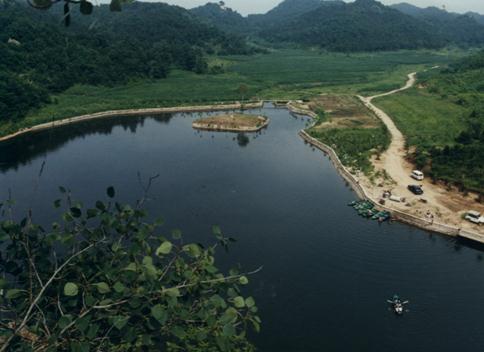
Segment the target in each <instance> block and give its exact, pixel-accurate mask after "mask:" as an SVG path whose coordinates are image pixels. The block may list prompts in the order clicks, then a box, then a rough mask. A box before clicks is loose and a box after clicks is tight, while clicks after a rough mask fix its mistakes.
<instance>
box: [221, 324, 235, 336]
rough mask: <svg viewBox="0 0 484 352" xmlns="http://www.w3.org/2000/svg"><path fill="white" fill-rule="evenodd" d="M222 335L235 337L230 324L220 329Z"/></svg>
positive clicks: (233, 328) (233, 329)
mask: <svg viewBox="0 0 484 352" xmlns="http://www.w3.org/2000/svg"><path fill="white" fill-rule="evenodd" d="M222 334H223V335H224V336H225V337H232V336H234V335H235V327H234V326H233V325H232V324H227V325H224V327H223V329H222Z"/></svg>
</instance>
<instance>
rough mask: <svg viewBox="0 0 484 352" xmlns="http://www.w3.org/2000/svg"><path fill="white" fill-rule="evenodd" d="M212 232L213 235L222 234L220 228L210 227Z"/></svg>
mask: <svg viewBox="0 0 484 352" xmlns="http://www.w3.org/2000/svg"><path fill="white" fill-rule="evenodd" d="M212 232H213V234H214V235H217V236H220V235H221V234H222V230H221V229H220V226H217V225H215V226H212Z"/></svg>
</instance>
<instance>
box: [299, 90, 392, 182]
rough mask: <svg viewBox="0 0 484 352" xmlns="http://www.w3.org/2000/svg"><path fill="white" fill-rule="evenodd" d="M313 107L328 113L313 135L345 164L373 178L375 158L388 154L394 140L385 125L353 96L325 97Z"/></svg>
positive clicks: (315, 102)
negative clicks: (384, 152)
mask: <svg viewBox="0 0 484 352" xmlns="http://www.w3.org/2000/svg"><path fill="white" fill-rule="evenodd" d="M309 107H310V108H311V109H312V110H313V111H322V110H323V109H324V110H325V111H326V113H325V118H321V116H320V115H321V113H319V114H318V116H319V119H318V121H317V122H316V124H315V125H314V126H313V127H312V128H310V129H309V130H308V131H307V132H308V133H309V135H310V136H311V137H313V138H316V139H317V140H319V141H320V142H322V143H324V144H326V145H328V146H330V147H331V148H333V150H334V151H335V152H336V153H337V154H338V157H339V158H340V160H341V162H342V163H343V165H345V166H346V167H348V168H350V169H351V170H353V171H356V170H359V171H362V172H363V173H365V174H366V175H367V176H370V177H371V175H372V173H373V166H372V164H371V161H370V159H371V157H372V156H374V155H378V154H381V153H382V152H383V151H385V150H386V149H387V148H388V146H389V144H390V141H391V140H390V139H391V137H390V133H389V132H388V130H387V129H386V127H385V126H384V125H383V123H382V122H381V121H380V120H379V119H378V118H377V117H376V116H374V115H373V114H372V113H371V112H370V111H369V110H368V109H367V108H366V107H365V106H364V105H363V104H362V103H361V102H360V101H359V100H358V99H357V98H355V97H353V96H331V95H326V96H321V97H318V98H317V99H315V100H313V102H312V103H311V104H310V106H309Z"/></svg>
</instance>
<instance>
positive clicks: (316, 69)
mask: <svg viewBox="0 0 484 352" xmlns="http://www.w3.org/2000/svg"><path fill="white" fill-rule="evenodd" d="M461 55H462V53H460V52H443V51H441V52H435V51H398V52H383V53H371V54H348V55H346V54H335V53H321V52H318V51H310V50H277V51H273V52H271V53H269V54H260V55H254V56H230V57H224V58H222V59H221V58H214V59H213V65H217V66H220V67H221V69H220V70H219V72H221V73H219V74H203V75H196V74H193V73H191V72H185V71H178V70H175V71H172V72H171V73H170V74H169V76H168V78H166V79H162V80H143V81H134V82H130V83H128V84H125V85H122V86H115V87H102V86H87V85H78V86H74V87H72V88H70V89H68V90H66V91H65V92H63V93H61V94H58V95H55V96H53V99H52V100H53V103H52V104H49V105H46V106H45V107H43V108H41V109H38V110H35V111H31V112H30V113H29V114H28V116H27V117H26V118H24V119H21V120H18V121H15V122H11V121H10V122H3V123H1V124H0V135H6V134H9V133H12V132H15V131H16V130H19V129H22V128H28V127H31V126H33V125H36V124H40V123H44V122H49V121H52V120H58V119H63V118H68V117H73V116H78V115H84V114H91V113H95V112H100V111H106V110H117V109H135V108H156V107H168V106H180V105H202V104H203V105H205V104H211V103H214V102H232V101H237V100H241V99H250V98H257V99H306V98H307V99H309V98H311V97H314V96H316V95H318V94H321V93H336V94H341V93H344V94H348V93H358V94H363V95H367V94H373V93H378V92H384V91H388V90H390V89H393V88H396V87H399V86H401V84H402V83H403V82H404V81H405V79H406V74H408V72H410V71H415V70H421V69H423V68H424V67H429V66H433V65H437V64H439V65H442V64H446V63H447V62H449V61H451V60H453V59H454V58H455V57H458V56H461Z"/></svg>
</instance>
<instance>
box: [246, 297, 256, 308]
mask: <svg viewBox="0 0 484 352" xmlns="http://www.w3.org/2000/svg"><path fill="white" fill-rule="evenodd" d="M245 305H246V306H247V307H248V308H252V307H253V306H255V301H254V299H253V298H252V297H248V298H246V299H245Z"/></svg>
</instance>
